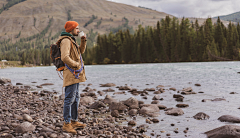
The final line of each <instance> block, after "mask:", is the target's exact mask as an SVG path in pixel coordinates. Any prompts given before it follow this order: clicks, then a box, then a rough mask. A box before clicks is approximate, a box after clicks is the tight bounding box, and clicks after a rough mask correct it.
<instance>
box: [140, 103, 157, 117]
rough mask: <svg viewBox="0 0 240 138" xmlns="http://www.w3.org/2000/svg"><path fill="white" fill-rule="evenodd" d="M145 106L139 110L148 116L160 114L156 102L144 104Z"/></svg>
mask: <svg viewBox="0 0 240 138" xmlns="http://www.w3.org/2000/svg"><path fill="white" fill-rule="evenodd" d="M142 106H143V107H142V108H141V109H140V110H139V114H142V115H148V116H158V115H159V111H160V110H159V108H158V106H157V105H156V104H147V105H142Z"/></svg>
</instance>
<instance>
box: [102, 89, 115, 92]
mask: <svg viewBox="0 0 240 138" xmlns="http://www.w3.org/2000/svg"><path fill="white" fill-rule="evenodd" d="M103 91H104V92H115V90H114V89H111V88H108V89H106V90H103Z"/></svg>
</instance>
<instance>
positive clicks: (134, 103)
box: [124, 97, 139, 109]
mask: <svg viewBox="0 0 240 138" xmlns="http://www.w3.org/2000/svg"><path fill="white" fill-rule="evenodd" d="M124 104H125V105H127V106H128V107H129V108H130V109H138V108H139V105H138V100H137V99H136V98H134V97H131V98H129V99H127V100H126V101H124Z"/></svg>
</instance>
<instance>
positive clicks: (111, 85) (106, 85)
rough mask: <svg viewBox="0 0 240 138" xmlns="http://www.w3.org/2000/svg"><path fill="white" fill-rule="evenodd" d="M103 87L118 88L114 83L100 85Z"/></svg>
mask: <svg viewBox="0 0 240 138" xmlns="http://www.w3.org/2000/svg"><path fill="white" fill-rule="evenodd" d="M100 85H101V86H100V87H113V86H116V84H114V83H106V84H100Z"/></svg>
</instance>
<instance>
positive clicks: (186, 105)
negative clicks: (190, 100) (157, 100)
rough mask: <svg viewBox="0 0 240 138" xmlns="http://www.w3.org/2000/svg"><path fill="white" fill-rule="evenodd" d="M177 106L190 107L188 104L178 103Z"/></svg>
mask: <svg viewBox="0 0 240 138" xmlns="http://www.w3.org/2000/svg"><path fill="white" fill-rule="evenodd" d="M176 106H177V107H179V108H185V107H189V105H188V104H177V105H176Z"/></svg>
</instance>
